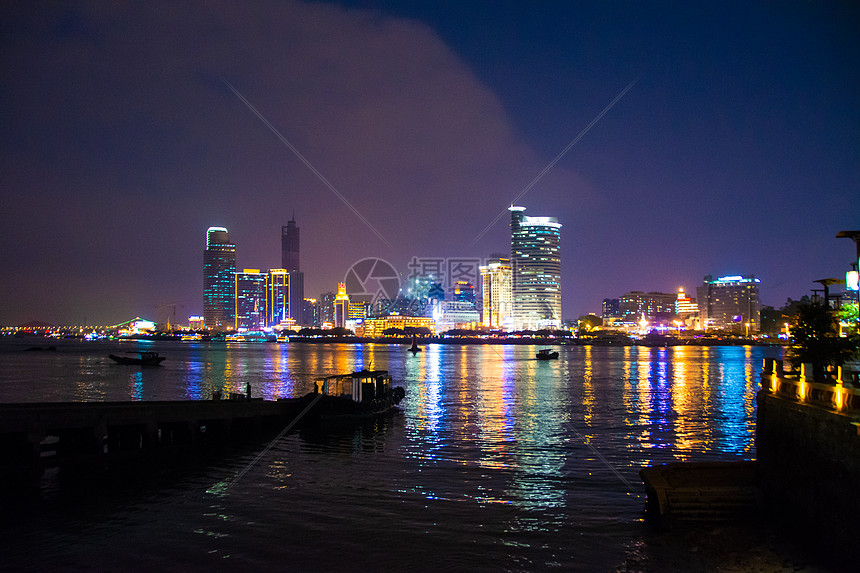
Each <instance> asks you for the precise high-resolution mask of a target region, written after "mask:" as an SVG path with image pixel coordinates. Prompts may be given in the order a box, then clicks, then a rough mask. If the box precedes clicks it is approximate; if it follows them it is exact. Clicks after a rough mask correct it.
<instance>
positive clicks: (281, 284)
mask: <svg viewBox="0 0 860 573" xmlns="http://www.w3.org/2000/svg"><path fill="white" fill-rule="evenodd" d="M266 321H267V323H268V326H278V325H281V324H295V322H293V321H291V320H290V273H289V271H287V269H269V274H268V280H267V282H266Z"/></svg>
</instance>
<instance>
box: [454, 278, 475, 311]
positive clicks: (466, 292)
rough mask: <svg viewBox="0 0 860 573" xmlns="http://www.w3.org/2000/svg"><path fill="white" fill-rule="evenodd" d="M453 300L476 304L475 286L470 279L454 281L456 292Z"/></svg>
mask: <svg viewBox="0 0 860 573" xmlns="http://www.w3.org/2000/svg"><path fill="white" fill-rule="evenodd" d="M451 300H453V301H456V302H467V303H470V304H471V305H472V306H475V286H474V285H473V284H472V283H470V282H469V281H457V282H455V283H454V294H453V296H452V297H451Z"/></svg>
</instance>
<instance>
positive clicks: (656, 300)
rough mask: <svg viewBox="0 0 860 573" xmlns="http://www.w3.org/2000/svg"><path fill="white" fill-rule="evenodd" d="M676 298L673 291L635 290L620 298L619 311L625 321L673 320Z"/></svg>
mask: <svg viewBox="0 0 860 573" xmlns="http://www.w3.org/2000/svg"><path fill="white" fill-rule="evenodd" d="M676 300H677V296H676V295H675V294H672V293H665V292H647V293H646V292H642V291H641V290H633V291H630V292H628V293H626V294H625V295H624V296H622V297H621V298H620V299H618V312H619V314H620V315H621V320H622V321H623V322H638V321H640V320H641V319H643V318H644V319H646V320H648V321H658V320H660V319H666V320H671V319H672V317H673V316H674V314H675V302H676Z"/></svg>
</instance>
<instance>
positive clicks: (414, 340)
mask: <svg viewBox="0 0 860 573" xmlns="http://www.w3.org/2000/svg"><path fill="white" fill-rule="evenodd" d="M409 352H411V353H412V354H413V355H414V354H415V353H416V352H421V348H420V347H419V346H418V337H417V336H415V335H414V334H413V335H412V346H411V347H410V348H409Z"/></svg>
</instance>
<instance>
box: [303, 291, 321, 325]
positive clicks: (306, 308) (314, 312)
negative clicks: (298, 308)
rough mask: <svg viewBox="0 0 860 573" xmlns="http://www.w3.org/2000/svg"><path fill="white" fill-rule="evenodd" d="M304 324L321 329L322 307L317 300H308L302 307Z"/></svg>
mask: <svg viewBox="0 0 860 573" xmlns="http://www.w3.org/2000/svg"><path fill="white" fill-rule="evenodd" d="M302 324H303V325H305V326H312V327H314V328H319V326H320V305H319V302H317V299H315V298H306V299H305V300H304V304H303V305H302Z"/></svg>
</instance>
